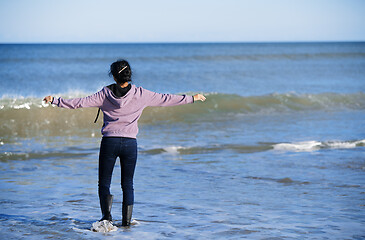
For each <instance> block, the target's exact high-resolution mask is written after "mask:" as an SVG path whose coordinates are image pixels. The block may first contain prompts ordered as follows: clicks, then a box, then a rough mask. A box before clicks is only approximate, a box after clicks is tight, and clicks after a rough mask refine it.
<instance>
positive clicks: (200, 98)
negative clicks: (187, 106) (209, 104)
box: [193, 94, 206, 102]
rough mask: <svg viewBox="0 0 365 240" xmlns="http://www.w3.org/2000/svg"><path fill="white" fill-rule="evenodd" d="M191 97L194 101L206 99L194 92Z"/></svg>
mask: <svg viewBox="0 0 365 240" xmlns="http://www.w3.org/2000/svg"><path fill="white" fill-rule="evenodd" d="M193 97H194V102H196V101H202V102H204V101H205V99H206V98H205V97H204V95H203V94H196V95H194V96H193Z"/></svg>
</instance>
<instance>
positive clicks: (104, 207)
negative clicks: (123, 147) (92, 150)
mask: <svg viewBox="0 0 365 240" xmlns="http://www.w3.org/2000/svg"><path fill="white" fill-rule="evenodd" d="M117 149H118V141H117V139H115V138H103V139H102V140H101V144H100V153H99V189H98V190H99V199H100V208H101V213H102V218H101V219H100V221H102V220H109V221H111V220H112V216H111V208H112V203H113V195H111V194H110V183H111V180H112V174H113V169H114V165H115V160H116V158H117V156H118V152H117V151H116V150H117Z"/></svg>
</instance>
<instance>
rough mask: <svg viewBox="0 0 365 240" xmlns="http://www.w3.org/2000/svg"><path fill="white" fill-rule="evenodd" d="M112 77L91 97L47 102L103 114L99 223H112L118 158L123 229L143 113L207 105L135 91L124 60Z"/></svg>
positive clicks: (112, 68) (195, 98) (128, 217)
mask: <svg viewBox="0 0 365 240" xmlns="http://www.w3.org/2000/svg"><path fill="white" fill-rule="evenodd" d="M109 76H113V78H114V80H115V82H116V83H115V84H111V85H109V86H106V87H104V88H103V89H102V90H101V91H99V92H97V93H95V94H93V95H90V96H88V97H84V98H73V99H63V98H61V97H60V98H58V99H56V98H54V97H52V96H47V97H45V98H44V101H46V103H49V102H50V103H51V104H55V105H57V106H58V107H62V108H70V109H75V108H82V107H98V108H99V110H100V109H101V111H103V114H104V124H103V127H102V129H101V133H102V135H103V138H102V141H101V144H100V153H99V188H98V192H99V199H100V208H101V212H102V218H101V219H100V221H102V220H109V221H112V216H111V207H112V201H113V195H111V194H110V183H111V178H112V173H113V168H114V165H115V161H116V158H117V157H119V159H120V165H121V185H122V190H123V206H122V226H129V225H130V222H131V218H132V210H133V203H134V192H133V175H134V169H135V166H136V161H137V141H136V136H137V133H138V124H137V121H138V119H139V118H140V117H141V114H142V111H143V109H144V108H145V107H148V106H176V105H182V104H188V103H193V102H195V101H199V100H200V101H205V97H204V96H203V95H201V94H196V95H194V96H186V95H182V96H180V95H171V94H159V93H155V92H151V91H148V90H146V89H144V88H142V87H136V86H135V85H132V84H130V83H129V82H130V81H131V76H132V71H131V67H130V65H129V63H128V62H127V61H125V60H118V61H116V62H114V63H112V64H111V66H110V72H109Z"/></svg>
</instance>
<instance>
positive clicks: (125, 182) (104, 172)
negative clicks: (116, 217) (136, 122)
mask: <svg viewBox="0 0 365 240" xmlns="http://www.w3.org/2000/svg"><path fill="white" fill-rule="evenodd" d="M117 157H119V158H120V166H121V185H122V190H123V208H122V212H123V222H122V225H124V226H127V225H129V224H130V219H131V216H132V209H133V203H134V190H133V176H134V170H135V167H136V162H137V140H136V139H134V138H122V137H120V138H119V137H118V138H114V137H103V139H102V141H101V145H100V154H99V198H100V206H101V210H102V213H103V218H102V220H104V219H107V220H111V215H110V209H111V199H110V198H112V195H110V183H111V179H112V174H113V169H114V165H115V161H116V158H117ZM103 206H104V207H103ZM108 209H109V210H108ZM108 214H109V215H110V219H108V217H105V216H104V215H108Z"/></svg>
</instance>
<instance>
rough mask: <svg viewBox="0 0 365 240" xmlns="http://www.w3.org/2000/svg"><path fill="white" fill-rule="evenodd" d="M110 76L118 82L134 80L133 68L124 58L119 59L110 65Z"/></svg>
mask: <svg viewBox="0 0 365 240" xmlns="http://www.w3.org/2000/svg"><path fill="white" fill-rule="evenodd" d="M109 76H110V77H111V76H113V77H114V78H115V80H116V81H117V83H119V84H122V83H125V82H130V81H132V78H131V77H132V69H131V66H129V63H128V62H127V61H126V60H124V59H118V60H117V61H116V62H113V63H112V64H111V65H110V71H109Z"/></svg>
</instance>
